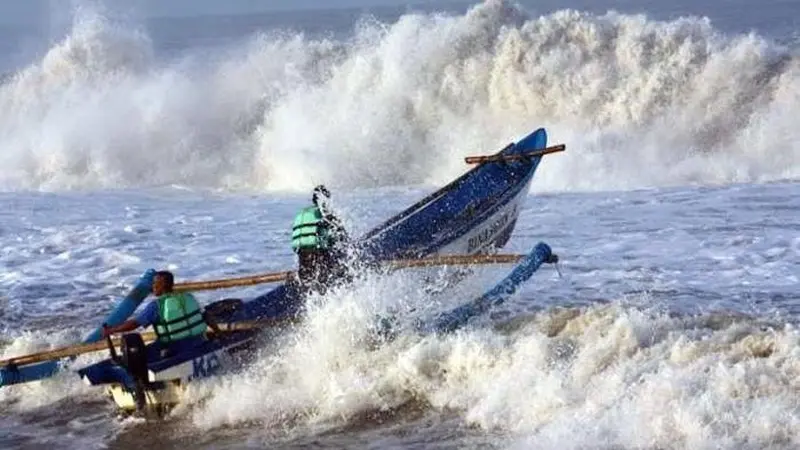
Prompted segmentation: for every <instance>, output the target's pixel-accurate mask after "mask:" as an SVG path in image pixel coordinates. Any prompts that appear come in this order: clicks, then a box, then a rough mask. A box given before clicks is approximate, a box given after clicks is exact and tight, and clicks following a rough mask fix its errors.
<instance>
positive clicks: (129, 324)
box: [103, 301, 158, 338]
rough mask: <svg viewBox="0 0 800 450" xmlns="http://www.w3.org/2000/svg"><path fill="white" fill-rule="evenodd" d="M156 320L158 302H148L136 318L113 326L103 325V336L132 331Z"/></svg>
mask: <svg viewBox="0 0 800 450" xmlns="http://www.w3.org/2000/svg"><path fill="white" fill-rule="evenodd" d="M157 321H158V302H155V301H153V302H150V304H148V305H147V306H146V307H145V308H144V309H143V310H142V312H141V313H139V315H138V316H136V318H133V319H128V320H126V321H125V322H122V323H121V324H119V325H117V326H114V327H103V337H104V338H105V337H106V336H110V335H112V334H115V333H125V332H128V331H133V330H135V329H137V328H139V327H146V326H149V325H152V324H154V323H156V322H157Z"/></svg>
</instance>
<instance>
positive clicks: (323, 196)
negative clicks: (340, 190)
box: [311, 184, 331, 206]
mask: <svg viewBox="0 0 800 450" xmlns="http://www.w3.org/2000/svg"><path fill="white" fill-rule="evenodd" d="M329 198H331V193H330V192H329V191H328V188H326V187H325V185H322V184H320V185H317V186H316V187H315V188H314V193H313V194H311V201H312V202H313V203H314V204H315V205H317V206H320V201H325V200H327V199H329Z"/></svg>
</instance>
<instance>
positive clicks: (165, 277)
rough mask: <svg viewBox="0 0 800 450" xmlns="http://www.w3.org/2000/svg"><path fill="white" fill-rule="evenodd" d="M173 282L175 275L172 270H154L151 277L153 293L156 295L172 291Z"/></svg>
mask: <svg viewBox="0 0 800 450" xmlns="http://www.w3.org/2000/svg"><path fill="white" fill-rule="evenodd" d="M174 284H175V277H174V276H173V275H172V272H169V271H166V270H162V271H159V272H156V275H155V277H153V294H155V295H156V296H159V295H163V294H167V293H170V292H172V286H173V285H174Z"/></svg>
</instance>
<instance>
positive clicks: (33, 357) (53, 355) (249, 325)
mask: <svg viewBox="0 0 800 450" xmlns="http://www.w3.org/2000/svg"><path fill="white" fill-rule="evenodd" d="M289 321H290V319H285V320H275V319H271V320H257V321H256V320H250V321H241V322H234V323H231V324H219V328H220V333H222V334H225V333H227V332H233V331H245V330H253V329H256V328H263V327H267V326H275V325H279V324H283V323H288V322H289ZM208 334H209V335H210V336H214V335H216V333H215V332H214V330H211V329H209V331H208ZM141 335H142V339H143V340H144V341H145V342H152V341H154V340H156V333H155V332H153V331H148V332H145V333H141ZM112 341H113V343H114V345H115V346H117V347H119V345H120V338H119V337H114V338H112ZM107 348H108V343H107V342H106V341H105V340H104V341H98V342H93V343H91V344H78V345H70V346H67V347H61V348H56V349H53V350H46V351H43V352H38V353H31V354H29V355H23V356H16V357H13V358H8V359H4V360H0V368H2V367H7V366H12V365H13V366H25V365H28V364H33V363H38V362H42V361H47V360H51V359H61V358H69V357H72V356H78V355H82V354H84V353H91V352H97V351H102V350H105V349H107Z"/></svg>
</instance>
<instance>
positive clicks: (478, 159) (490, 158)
mask: <svg viewBox="0 0 800 450" xmlns="http://www.w3.org/2000/svg"><path fill="white" fill-rule="evenodd" d="M566 149H567V146H566V145H564V144H561V145H555V146H553V147H547V148H542V149H539V150H534V151H532V152H526V153H520V154H518V155H487V156H467V157H466V158H464V161H465V162H466V163H467V164H483V163H487V162H498V161H506V162H507V161H519V160H523V159H529V158H534V157H536V156H542V155H549V154H550V153H558V152H563V151H564V150H566Z"/></svg>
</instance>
